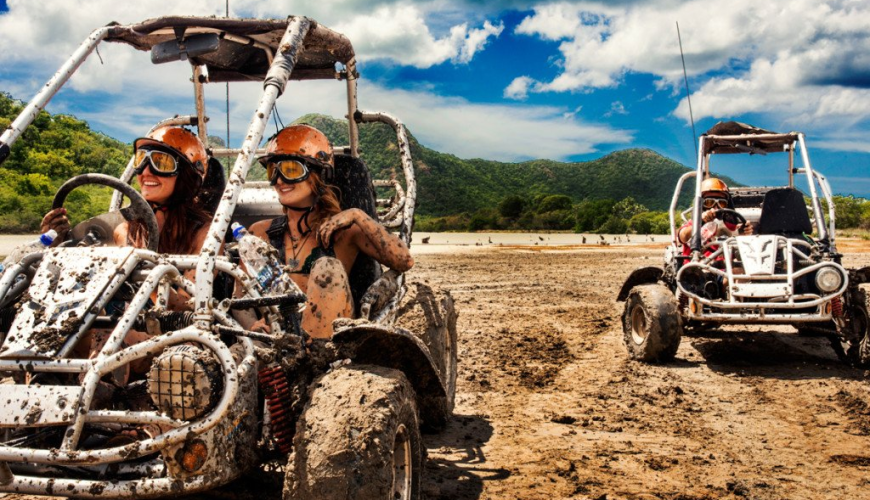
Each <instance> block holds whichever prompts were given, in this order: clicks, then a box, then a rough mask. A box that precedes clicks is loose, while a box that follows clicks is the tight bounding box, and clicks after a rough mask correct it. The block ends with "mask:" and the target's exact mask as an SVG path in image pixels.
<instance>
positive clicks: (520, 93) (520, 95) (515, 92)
mask: <svg viewBox="0 0 870 500" xmlns="http://www.w3.org/2000/svg"><path fill="white" fill-rule="evenodd" d="M534 83H535V80H533V79H532V78H529V77H528V76H518V77H516V78H514V80H513V81H512V82H511V83H510V85H508V86H507V87H506V88H505V89H504V96H505V97H506V98H508V99H516V100H524V99H526V98H527V97H528V96H529V87H530V86H531V85H533V84H534Z"/></svg>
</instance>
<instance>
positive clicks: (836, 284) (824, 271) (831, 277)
mask: <svg viewBox="0 0 870 500" xmlns="http://www.w3.org/2000/svg"><path fill="white" fill-rule="evenodd" d="M842 284H843V275H842V274H840V272H839V271H837V270H836V269H834V268H833V267H823V268H821V269H819V271H818V272H817V273H816V286H817V287H819V290H821V291H823V292H826V293H830V292H833V291H834V290H836V289H838V288H840V285H842Z"/></svg>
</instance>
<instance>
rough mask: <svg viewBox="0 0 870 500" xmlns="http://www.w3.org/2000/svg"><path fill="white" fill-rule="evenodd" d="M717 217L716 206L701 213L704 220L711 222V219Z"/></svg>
mask: <svg viewBox="0 0 870 500" xmlns="http://www.w3.org/2000/svg"><path fill="white" fill-rule="evenodd" d="M715 218H716V209H715V208H711V209H710V210H707V211H706V212H704V213H703V214H701V220H702V221H704V222H710V221H711V220H713V219H715Z"/></svg>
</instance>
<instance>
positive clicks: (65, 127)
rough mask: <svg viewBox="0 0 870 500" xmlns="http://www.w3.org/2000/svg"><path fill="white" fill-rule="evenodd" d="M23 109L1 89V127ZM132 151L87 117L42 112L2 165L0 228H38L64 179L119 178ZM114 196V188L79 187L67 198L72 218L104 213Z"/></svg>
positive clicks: (30, 229)
mask: <svg viewBox="0 0 870 500" xmlns="http://www.w3.org/2000/svg"><path fill="white" fill-rule="evenodd" d="M23 107H24V106H23V105H22V104H21V102H19V101H16V100H14V99H12V98H11V97H10V96H9V95H8V94H3V93H0V128H3V129H5V128H6V127H8V126H9V124H10V123H12V120H13V119H15V117H16V116H17V115H18V113H19V112H20V111H21V109H22V108H23ZM129 154H130V147H129V146H127V145H126V144H124V143H122V142H120V141H116V140H114V139H112V138H110V137H108V136H106V135H103V134H100V133H98V132H94V131H93V130H91V129H90V127H89V126H88V124H87V123H86V122H84V121H81V120H78V119H76V118H74V117H72V116H67V115H54V116H51V115H49V114H48V113H46V112H45V111H42V112H40V113H39V116H37V117H36V120H34V122H33V124H32V125H31V126H30V127H28V128H27V129H26V130H25V131H24V134H23V135H22V136H21V138H20V139H19V140H18V142H16V143H15V145H14V147H13V148H12V151H11V154H10V156H9V158H7V159H6V162H5V163H3V165H2V167H0V231H2V232H5V233H10V232H12V233H16V232H35V231H37V230H38V229H39V223H40V222H41V221H42V216H43V215H44V214H45V213H46V212H47V211H48V210H49V209H50V208H51V202H52V199H53V198H54V193H55V192H56V191H57V188H59V187H60V185H61V184H63V182H64V181H66V180H67V179H69V178H70V177H72V176H75V175H78V174H81V173H86V172H99V173H104V174H108V175H112V176H118V175H120V173H121V172H122V171H123V169H124V166H125V165H126V164H127V160H128V158H129ZM111 196H112V190H111V189H109V188H102V187H94V186H89V187H84V188H80V189H76V190H75V191H73V192H72V193H71V194H70V195H69V197H68V198H67V200H66V206H67V208H68V209H69V213H70V216H71V217H70V218H71V219H72V222H73V223H75V222H78V221H81V220H84V219H86V218H89V217H92V216H94V215H96V214H99V213H101V212H105V211H106V208H107V207H108V206H109V200H110V199H111Z"/></svg>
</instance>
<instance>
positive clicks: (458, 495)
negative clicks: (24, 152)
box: [10, 240, 870, 500]
mask: <svg viewBox="0 0 870 500" xmlns="http://www.w3.org/2000/svg"><path fill="white" fill-rule="evenodd" d="M840 247H841V251H843V252H844V253H846V254H847V257H846V259H845V260H846V261H845V264H846V265H847V266H849V267H857V266H864V265H870V244H868V242H866V241H860V240H854V241H844V242H842V243H841V245H840ZM448 250H449V251H430V250H427V249H425V248H422V247H420V246H418V247H417V249H415V254H416V259H417V265H416V267H415V268H414V269H413V270H412V271H411V273H410V275H411V277H412V279H415V280H421V281H425V282H428V283H430V284H433V285H434V284H437V285H441V286H443V287H445V288H449V289H451V290H452V291H453V295H454V297H455V299H456V307H457V310H458V311H459V335H460V337H459V356H460V359H459V363H460V370H459V380H458V394H457V408H456V416H455V418H454V419H453V421H452V422H451V423H450V424H449V426H448V428H447V430H446V431H445V432H443V433H441V434H437V435H429V436H425V437H424V439H425V441H426V444H427V448H428V456H429V459H428V464H427V466H426V471H425V482H424V486H423V489H424V493H425V496H426V498H429V499H438V500H441V499H443V500H447V499H455V500H474V499H517V498H519V499H529V500H532V499H568V498H575V499H596V500H603V499H638V500H639V499H645V500H646V499H667V500H701V499H719V498H730V499H737V498H754V499H828V498H830V499H853V498H856V499H857V498H870V386H868V381H870V373H868V372H864V371H862V370H858V369H853V368H849V367H846V366H844V365H842V364H841V363H839V362H838V361H837V360H836V357H835V355H834V353H833V351H832V350H831V349H830V347H829V346H828V342H827V340H826V339H823V338H814V337H809V338H807V337H798V336H796V335H795V334H794V332H793V331H792V329H791V328H790V327H779V328H771V327H742V328H736V327H733V328H728V329H722V330H715V331H709V332H707V333H706V334H704V336H696V337H689V338H684V339H683V342H682V344H681V346H680V349H679V352H678V354H677V359H676V360H675V361H674V362H672V363H669V364H666V365H663V366H651V365H645V364H641V363H637V362H633V361H630V360H629V359H628V357H627V355H626V351H625V348H624V346H623V343H622V330H621V326H620V324H619V316H620V314H621V311H622V305H621V304H617V303H616V302H615V300H614V299H615V296H616V294H617V291H618V289H619V287H620V286H621V284H622V281H623V280H624V279H625V277H626V276H627V275H628V274H629V272H630V271H631V270H632V269H634V268H635V267H638V266H643V265H656V264H658V263H659V261H660V259H661V255H662V249H661V244H655V245H632V246H610V247H595V246H585V247H582V246H575V245H569V246H550V247H543V248H542V247H540V246H538V247H536V246H507V245H506V246H501V247H499V246H497V245H487V246H485V247H457V246H453V247H449V248H448ZM241 491H244V492H246V493H247V495H244V494H242V495H240V494H239V492H241ZM251 494H253V495H255V496H256V497H257V498H273V497H274V498H278V497H277V496H274V495H277V494H278V493H277V491H275V489H274V488H269V487H267V486H265V485H264V483H263V481H262V480H261V479H259V478H258V479H256V480H254V481H251V480H248V481H244V480H243V481H241V482H240V483H239V484H238V485H236V486H234V487H231V488H228V489H226V490H225V491H220V492H214V493H211V494H209V495H208V496H207V497H200V498H238V497H239V496H250V495H251ZM10 498H11V497H10ZM17 498H22V497H17ZM31 498H32V497H31ZM251 498H254V497H253V496H252V497H251Z"/></svg>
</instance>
